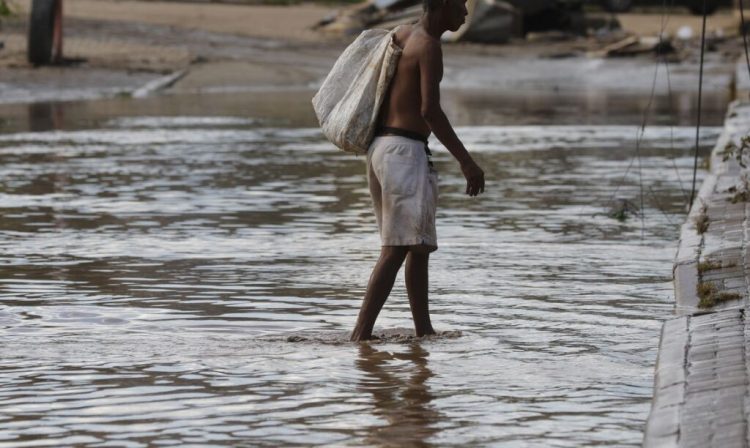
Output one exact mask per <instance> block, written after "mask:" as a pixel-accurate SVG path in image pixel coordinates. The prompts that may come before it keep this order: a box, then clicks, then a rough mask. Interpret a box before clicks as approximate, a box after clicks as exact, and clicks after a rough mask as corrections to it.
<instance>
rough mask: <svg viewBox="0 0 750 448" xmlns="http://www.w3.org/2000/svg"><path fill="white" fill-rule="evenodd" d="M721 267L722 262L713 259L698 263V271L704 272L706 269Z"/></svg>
mask: <svg viewBox="0 0 750 448" xmlns="http://www.w3.org/2000/svg"><path fill="white" fill-rule="evenodd" d="M720 268H721V262H718V261H713V260H706V261H704V262H701V263H698V272H699V273H701V274H703V273H704V272H706V271H713V270H715V269H720Z"/></svg>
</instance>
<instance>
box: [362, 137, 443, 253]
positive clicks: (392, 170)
mask: <svg viewBox="0 0 750 448" xmlns="http://www.w3.org/2000/svg"><path fill="white" fill-rule="evenodd" d="M367 183H368V185H369V187H370V195H371V196H372V204H373V208H374V209H375V219H376V220H377V223H378V230H379V231H380V240H381V242H382V245H383V246H412V250H417V251H420V252H433V251H435V250H437V234H436V232H435V212H436V209H437V198H438V188H437V183H438V174H437V171H435V169H434V168H433V167H432V166H430V165H429V163H428V160H427V154H426V152H425V144H424V143H423V142H421V141H419V140H413V139H410V138H406V137H401V136H395V135H383V136H378V137H375V139H374V140H373V142H372V143H371V144H370V148H369V150H368V151H367Z"/></svg>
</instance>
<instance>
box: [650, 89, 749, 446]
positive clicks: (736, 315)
mask: <svg viewBox="0 0 750 448" xmlns="http://www.w3.org/2000/svg"><path fill="white" fill-rule="evenodd" d="M748 134H750V103H744V104H743V103H738V102H735V103H732V104H731V105H730V107H729V110H728V112H727V115H726V120H725V126H724V132H723V133H722V134H721V136H720V137H719V139H718V141H717V143H716V145H715V147H714V149H713V151H712V153H711V172H710V174H709V175H708V176H707V177H706V180H705V181H704V182H703V184H702V185H701V188H700V190H699V192H698V195H697V198H696V203H695V204H696V205H695V206H693V209H692V210H691V211H690V213H689V214H688V218H687V221H686V222H685V223H684V224H683V225H682V227H681V229H680V242H679V246H678V249H677V254H676V256H675V261H674V267H673V274H674V288H675V313H676V314H677V315H678V316H680V317H677V318H675V319H670V320H667V321H666V322H665V323H664V326H663V327H662V334H661V341H660V344H659V354H658V356H657V361H656V367H655V379H654V398H653V402H652V405H651V413H650V415H649V418H648V421H647V422H646V427H645V431H644V439H643V446H644V447H649V448H651V447H683V446H684V447H688V446H689V447H693V446H695V447H722V448H723V447H748V446H750V427H749V425H748V420H750V419H749V416H750V389H748V386H750V364H748V360H750V342H749V341H750V329H749V328H750V325H748V323H747V321H746V320H745V315H746V310H748V305H749V304H748V295H749V294H748V285H750V271H748V264H749V263H748V262H747V260H749V259H750V257H749V254H748V248H747V246H748V245H747V241H748V237H750V225H749V224H748V223H749V221H748V217H749V216H750V203H746V202H739V203H736V204H733V203H731V201H730V200H729V199H731V197H732V193H731V192H729V191H728V189H729V188H730V187H732V186H736V185H738V182H739V181H740V179H741V176H742V175H743V174H746V173H747V171H746V170H743V169H742V167H741V166H740V165H739V164H738V163H737V161H736V160H734V159H729V160H727V161H724V160H723V158H722V155H721V154H720V153H721V152H723V151H724V148H725V147H726V145H727V143H729V142H730V141H733V142H735V144H738V145H739V140H740V138H741V137H742V136H744V135H748ZM703 213H705V214H706V215H707V218H708V228H707V229H706V230H705V232H703V233H699V232H698V230H697V228H696V225H695V220H696V218H697V217H698V216H700V215H701V214H703ZM701 283H703V284H705V285H707V286H712V287H713V288H715V294H721V293H736V294H738V297H739V299H730V300H727V301H724V302H721V301H719V302H718V303H716V304H715V305H714V306H711V307H708V308H699V307H698V303H699V301H700V300H699V297H698V285H699V284H701ZM713 295H714V294H710V296H713Z"/></svg>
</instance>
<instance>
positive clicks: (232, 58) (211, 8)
mask: <svg viewBox="0 0 750 448" xmlns="http://www.w3.org/2000/svg"><path fill="white" fill-rule="evenodd" d="M15 4H16V5H18V6H19V7H20V11H19V12H20V13H19V16H18V17H17V18H15V19H13V20H9V21H5V22H4V23H3V28H2V31H1V33H0V41H3V42H4V43H5V49H4V50H0V84H1V85H2V87H3V89H0V102H5V103H8V102H34V101H42V100H50V99H55V98H58V99H69V98H74V97H76V96H78V97H81V98H88V97H92V96H93V97H95V96H96V94H97V92H99V93H100V94H101V95H103V96H111V95H118V94H124V95H127V94H129V93H132V92H133V91H135V90H137V89H138V88H140V87H141V86H143V84H144V83H148V82H153V81H154V80H156V79H157V78H159V77H161V76H164V75H167V74H170V73H174V72H178V71H180V72H184V73H185V75H184V76H182V77H181V78H180V79H179V80H177V81H175V82H174V83H172V84H170V85H168V86H166V89H167V91H168V92H171V93H195V92H227V91H234V90H239V91H247V90H269V89H270V90H273V89H312V88H314V87H315V86H316V85H317V84H318V83H319V82H320V80H321V79H322V78H323V77H324V76H325V74H326V73H327V71H328V70H329V69H330V67H331V65H332V64H333V61H334V60H335V58H336V56H337V55H338V54H339V53H340V51H341V50H342V49H343V48H344V46H345V45H346V43H347V42H348V39H350V38H338V39H334V38H331V37H330V36H324V35H321V34H318V33H316V32H314V31H312V30H311V29H310V27H311V26H312V25H313V24H314V23H316V22H317V21H318V20H320V19H321V18H322V17H325V16H326V15H328V14H330V13H331V12H332V11H333V10H334V9H335V8H334V7H327V6H320V5H299V6H289V7H284V6H242V5H227V4H213V3H199V4H196V3H192V2H191V3H186V4H182V3H179V2H158V1H154V2H151V1H149V2H143V1H136V0H118V1H115V0H76V1H74V2H67V3H66V4H65V5H66V6H65V7H66V10H65V55H66V57H67V58H69V62H71V63H70V64H68V65H67V66H65V67H53V68H44V69H35V68H33V67H30V66H29V65H28V63H26V61H25V51H26V47H25V45H26V39H25V33H26V17H27V15H28V9H29V5H30V0H18V1H17V2H16V3H15ZM664 19H668V20H666V21H664ZM664 19H663V18H662V17H661V16H658V15H656V16H646V15H627V16H620V21H621V22H622V23H623V24H624V25H625V26H626V28H630V29H631V30H632V31H637V32H640V33H645V34H649V33H652V32H654V29H656V30H661V29H662V28H663V29H665V30H667V31H674V30H676V29H677V28H679V27H680V26H684V25H689V26H691V27H692V26H695V23H696V19H695V18H694V17H692V16H686V15H676V16H671V17H669V18H664ZM735 25H736V20H735V18H733V16H732V15H731V14H728V13H724V14H718V15H714V16H711V18H710V19H709V26H708V28H709V31H711V30H721V31H720V32H719V33H718V34H724V35H726V34H730V33H731V32H733V30H734V27H735ZM696 32H697V30H696ZM715 34H716V33H715ZM602 45H603V44H602V42H601V41H598V40H596V39H585V38H578V39H566V40H562V41H558V40H554V39H541V40H537V41H533V42H530V41H518V42H513V43H512V44H510V45H501V46H500V45H494V46H493V45H475V44H464V43H462V44H452V45H447V46H446V49H445V55H446V80H445V86H446V87H447V88H454V89H461V88H468V89H490V90H492V89H516V90H521V91H522V90H534V91H538V90H539V89H542V90H544V89H548V90H551V91H557V90H582V89H589V88H594V89H618V90H631V89H635V90H647V89H650V86H651V84H652V78H653V69H654V66H655V59H654V57H653V55H642V56H640V57H636V58H628V59H614V60H602V59H597V58H593V59H592V58H590V57H587V56H586V53H587V52H589V51H591V50H596V49H599V48H601V47H602ZM691 45H692V47H691ZM686 48H687V53H686V55H683V58H682V60H683V63H681V64H676V65H674V66H673V70H672V75H673V79H672V87H673V88H678V89H679V88H680V86H681V85H682V86H683V88H692V87H694V86H695V83H696V81H697V70H696V66H695V63H696V60H697V58H696V57H695V54H694V49H695V44H694V43H692V44H691V43H688V44H687V45H686ZM739 48H740V47H739V46H738V45H737V43H736V42H734V41H732V40H729V41H723V42H718V43H716V44H715V45H712V47H711V50H712V51H711V53H710V54H709V55H708V58H707V61H708V72H707V74H708V80H707V85H708V86H709V88H711V86H712V85H713V86H715V87H716V88H727V85H728V83H729V82H730V80H731V77H732V76H733V75H732V74H733V71H734V60H735V59H736V57H737V56H738V55H739ZM108 77H110V78H111V82H109V81H108V80H107V79H108ZM661 85H662V87H661V88H665V87H664V86H666V83H665V82H662V83H661Z"/></svg>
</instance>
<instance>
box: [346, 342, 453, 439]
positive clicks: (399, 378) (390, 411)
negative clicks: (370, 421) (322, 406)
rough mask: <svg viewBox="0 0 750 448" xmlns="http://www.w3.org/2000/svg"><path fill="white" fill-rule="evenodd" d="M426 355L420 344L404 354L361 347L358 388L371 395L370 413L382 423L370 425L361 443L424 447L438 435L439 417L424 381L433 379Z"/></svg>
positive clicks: (365, 345) (358, 361)
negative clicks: (361, 375) (371, 405)
mask: <svg viewBox="0 0 750 448" xmlns="http://www.w3.org/2000/svg"><path fill="white" fill-rule="evenodd" d="M429 355H430V354H429V352H428V351H427V350H426V349H425V348H424V347H422V345H420V344H409V345H407V346H406V348H405V349H404V350H403V351H396V352H393V353H391V352H388V351H385V350H378V349H377V348H376V347H375V346H373V345H370V344H361V345H360V347H359V358H358V359H357V363H356V365H357V368H359V369H360V370H361V371H362V373H363V374H364V378H363V379H362V380H361V384H360V387H359V389H360V390H361V391H362V392H363V393H364V394H372V399H373V405H374V406H373V409H372V411H371V412H372V414H373V415H375V416H377V417H380V418H381V419H382V423H381V424H380V425H375V426H372V427H371V428H370V429H369V434H368V435H367V436H366V437H364V440H363V442H364V443H365V444H366V445H368V446H404V445H406V444H415V445H418V446H426V445H427V442H428V440H429V439H430V437H431V436H433V435H434V434H435V433H437V432H438V429H437V425H438V424H439V423H440V422H441V420H442V416H441V415H440V412H439V411H438V410H436V409H435V408H434V407H433V406H432V404H431V402H432V400H433V399H434V396H433V394H432V393H431V392H430V387H429V386H428V385H427V384H426V382H427V381H428V380H429V379H430V378H432V377H433V376H434V373H433V372H432V370H430V368H429V365H428V359H429Z"/></svg>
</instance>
